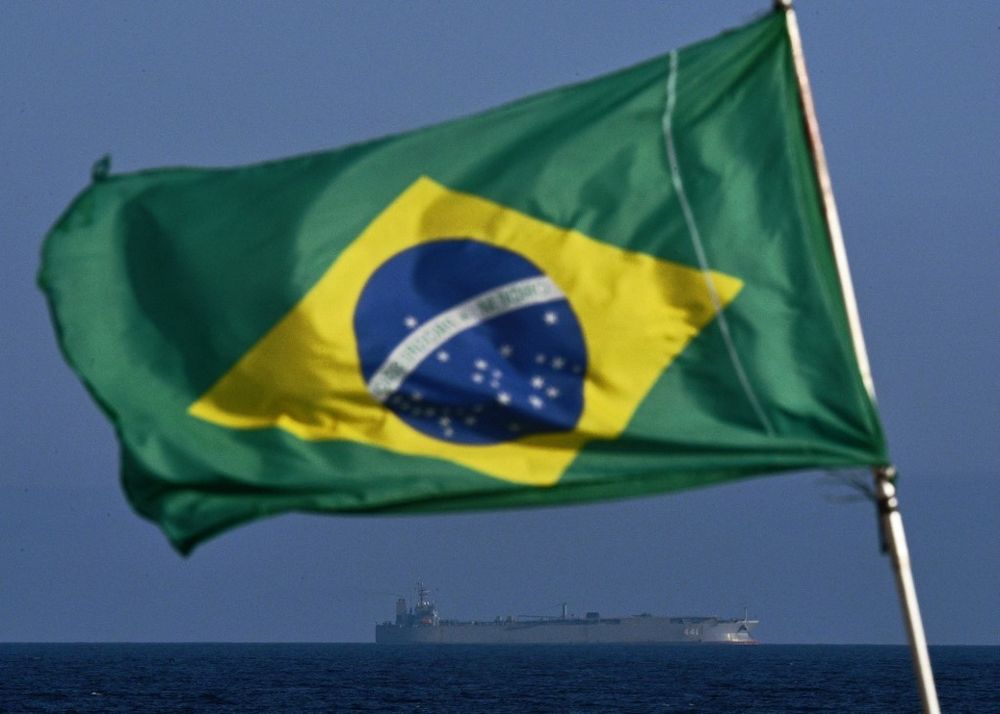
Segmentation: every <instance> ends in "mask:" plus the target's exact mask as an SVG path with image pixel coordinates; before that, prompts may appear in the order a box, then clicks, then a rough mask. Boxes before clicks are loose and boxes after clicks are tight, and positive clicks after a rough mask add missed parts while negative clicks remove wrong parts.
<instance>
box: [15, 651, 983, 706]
mask: <svg viewBox="0 0 1000 714" xmlns="http://www.w3.org/2000/svg"><path fill="white" fill-rule="evenodd" d="M931 656H932V659H933V662H934V666H935V676H936V679H937V682H938V690H939V696H940V698H941V705H942V710H943V711H945V712H977V713H979V712H1000V647H933V648H932V649H931ZM919 710H920V702H919V699H918V697H917V693H916V689H915V685H914V678H913V674H912V670H911V667H910V656H909V652H908V650H907V649H906V648H905V647H896V646H885V647H877V646H830V645H758V646H749V647H729V646H669V645H668V646H664V645H650V646H635V645H628V646H617V645H604V646H583V645H579V646H574V645H568V646H533V647H517V646H479V647H475V646H469V647H464V646H454V647H440V648H435V647H426V648H424V647H387V646H376V645H368V644H0V712H18V713H19V712H80V713H81V714H82V713H83V712H212V713H213V714H216V713H220V712H296V713H306V712H341V711H343V712H349V711H367V712H517V713H518V714H520V713H522V712H674V711H692V712H917V711H919Z"/></svg>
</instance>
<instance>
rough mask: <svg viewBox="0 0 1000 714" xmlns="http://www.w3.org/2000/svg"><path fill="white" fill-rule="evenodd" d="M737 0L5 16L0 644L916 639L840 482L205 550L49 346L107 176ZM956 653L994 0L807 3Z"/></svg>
mask: <svg viewBox="0 0 1000 714" xmlns="http://www.w3.org/2000/svg"><path fill="white" fill-rule="evenodd" d="M767 7H768V5H767V3H766V2H759V3H747V2H738V3H737V2H730V3H723V2H718V3H711V4H708V3H693V2H688V3H676V4H667V3H653V2H634V3H628V4H622V3H604V4H596V3H589V2H588V3H570V2H552V3H533V2H510V3H492V4H485V3H482V4H479V3H460V2H435V3H422V4H418V3H388V2H371V3H341V4H328V3H301V4H295V5H290V4H278V3H268V4H265V3H249V4H245V5H243V4H236V3H207V4H206V3H193V2H180V3H169V4H167V3H164V4H157V5H154V4H138V3H132V4H126V3H86V4H84V3H76V4H68V3H63V4H48V3H16V4H15V3H10V4H7V5H5V7H4V21H3V22H2V23H0V67H3V71H2V72H0V97H2V98H3V101H2V102H0V155H2V157H3V162H2V165H0V171H2V172H3V181H2V184H0V197H2V203H0V205H2V207H3V210H2V211H0V239H2V241H3V254H2V258H3V259H2V260H0V291H2V297H3V310H2V311H0V366H2V369H0V380H2V386H0V394H2V396H3V404H4V407H5V408H4V409H3V410H2V412H0V419H2V424H0V563H2V565H3V568H2V570H3V576H2V578H0V611H2V612H3V617H0V641H12V640H14V641H17V640H55V641H66V640H140V641H150V640H232V641H240V640H277V641H301V640H326V641H335V640H358V641H366V640H370V639H371V638H372V635H373V630H372V625H373V623H374V622H375V621H376V620H382V619H385V618H388V617H390V616H391V614H392V607H393V599H394V597H395V596H396V594H409V591H410V589H411V588H412V586H413V584H414V582H415V581H416V580H417V578H423V579H424V580H425V581H426V582H428V583H429V584H430V585H432V587H433V588H434V592H435V597H436V599H437V600H438V603H439V605H440V606H441V608H442V610H443V611H444V612H445V614H446V615H448V616H458V617H462V616H468V617H492V616H494V615H497V614H542V613H546V612H552V613H553V614H555V612H557V605H556V604H557V603H559V602H562V601H568V602H569V603H570V608H571V609H574V610H576V611H585V610H600V611H602V612H605V613H619V614H626V613H632V612H641V611H649V612H658V613H670V614H702V613H707V614H724V615H728V614H732V615H736V614H739V613H741V612H742V607H743V605H744V604H747V605H748V606H749V607H750V610H751V613H752V614H755V615H758V616H760V618H761V619H762V624H761V627H760V629H759V631H758V634H759V636H760V637H761V638H762V639H763V640H765V641H769V642H859V643H863V642H872V643H901V642H903V641H904V633H903V629H902V625H901V619H900V615H899V608H898V604H897V601H896V596H895V591H894V587H893V582H892V574H891V570H890V566H889V562H888V560H887V559H885V558H884V557H882V556H881V555H880V554H879V553H878V550H877V535H876V525H875V516H874V509H873V507H872V506H871V504H869V503H866V502H843V501H844V497H846V496H849V495H850V494H851V491H850V490H849V489H847V488H846V487H844V486H843V485H838V484H837V483H836V482H835V481H832V480H830V479H829V478H827V477H825V476H823V475H822V474H815V473H806V474H795V475H789V476H781V477H773V478H760V479H754V480H751V481H748V482H744V483H740V484H735V485H729V486H723V487H715V488H709V489H702V490H697V491H691V492H687V493H681V494H674V495H669V496H663V497H654V498H647V499H641V500H633V501H625V502H618V503H611V504H601V505H588V506H576V507H564V508H555V509H545V510H535V511H520V512H506V513H490V514H466V515H450V516H436V517H430V516H426V517H391V518H390V517H320V516H294V515H293V516H283V517H279V518H275V519H271V520H268V521H264V522H259V523H256V524H253V525H250V526H248V527H244V528H241V529H238V530H237V531H234V532H232V533H229V534H227V535H225V536H223V537H221V538H219V539H217V540H214V541H211V542H210V543H208V544H206V545H205V546H203V547H202V548H200V549H199V550H198V551H197V552H196V553H195V554H194V555H193V556H192V557H191V558H189V559H186V560H185V559H182V558H180V557H179V556H177V555H176V554H175V553H174V552H173V551H172V550H171V549H170V548H169V546H168V545H167V543H166V540H165V539H164V538H163V537H162V536H161V535H160V533H159V532H158V531H157V530H156V529H155V527H154V526H152V525H151V524H149V523H147V522H145V521H143V520H141V519H140V518H138V517H137V516H135V515H134V514H133V513H132V512H131V511H130V509H129V507H128V505H127V504H126V502H125V500H124V497H123V495H122V494H121V491H120V488H119V486H118V482H117V475H116V474H117V463H116V462H117V449H116V445H115V442H114V436H113V433H112V430H111V427H110V425H109V424H108V423H106V422H105V421H104V419H103V418H102V417H101V415H100V414H99V412H98V410H97V408H96V407H95V406H94V405H93V403H92V402H91V401H90V399H89V398H88V396H87V395H86V393H85V391H84V389H83V387H82V386H81V385H80V384H79V382H78V381H77V380H76V378H75V377H74V376H73V375H72V373H71V372H70V370H69V369H68V368H67V367H66V366H65V364H64V363H63V362H62V359H61V357H60V355H59V353H58V349H57V347H56V343H55V339H54V336H53V333H52V329H51V326H50V324H49V321H48V316H47V314H46V307H45V304H44V300H43V298H42V295H41V293H40V292H39V291H38V290H37V288H36V287H35V284H34V280H35V273H36V271H37V267H38V254H39V247H40V244H41V240H42V237H43V235H44V234H45V232H46V231H47V230H48V228H49V227H50V225H51V224H52V222H53V221H54V220H55V219H56V217H57V216H58V215H59V213H60V212H61V211H62V210H63V209H64V208H65V206H66V205H67V204H68V202H69V201H70V200H71V199H72V197H73V196H74V195H75V194H76V193H77V192H78V191H79V190H80V189H82V188H83V187H84V186H85V185H86V183H87V181H88V178H89V171H90V166H91V164H92V163H93V161H94V160H95V159H97V158H98V157H99V156H101V155H102V154H104V153H111V154H112V156H113V161H114V164H113V166H114V170H115V171H127V170H134V169H141V168H147V167H153V166H165V165H179V164H182V165H183V164H186V165H235V164H241V163H249V162H256V161H260V160H264V159H269V158H277V157H281V156H286V155H290V154H295V153H300V152H307V151H314V150H318V149H323V148H330V147H334V146H337V145H340V144H344V143H348V142H355V141H359V140H363V139H367V138H371V137H375V136H379V135H383V134H387V133H392V132H397V131H402V130H406V129H411V128H414V127H418V126H422V125H426V124H428V123H432V122H435V121H439V120H443V119H447V118H451V117H455V116H460V115H463V114H468V113H471V112H475V111H479V110H482V109H485V108H488V107H490V106H494V105H496V104H499V103H501V102H504V101H508V100H511V99H514V98H517V97H519V96H523V95H525V94H528V93H532V92H535V91H539V90H542V89H546V88H550V87H553V86H557V85H559V84H565V83H568V82H574V81H579V80H582V79H585V78H589V77H592V76H595V75H597V74H600V73H603V72H606V71H610V70H613V69H616V68H619V67H622V66H626V65H628V64H632V63H634V62H636V61H639V60H641V59H644V58H647V57H649V56H652V55H656V54H661V53H663V52H665V51H667V50H669V49H671V48H673V47H676V46H679V45H683V44H687V43H690V42H693V41H697V40H699V39H702V38H705V37H708V36H710V35H713V34H716V33H718V32H720V31H721V30H723V29H725V28H727V27H732V26H735V25H738V24H741V23H742V22H744V21H746V20H748V19H750V18H751V17H752V16H753V15H754V14H755V13H756V12H758V11H763V10H766V9H767ZM798 11H799V20H800V24H801V26H802V32H803V38H804V42H805V48H806V56H807V61H808V64H809V68H810V73H811V76H812V80H813V89H814V92H815V98H816V102H817V105H818V110H819V116H820V124H821V128H822V131H823V137H824V140H825V144H826V150H827V155H828V159H829V161H830V165H831V172H832V175H833V182H834V189H835V191H836V194H837V200H838V205H839V208H840V213H841V219H842V222H843V225H844V233H845V238H846V242H847V249H848V254H849V257H850V261H851V265H852V269H853V273H854V281H855V287H856V290H857V293H858V301H859V303H860V307H861V313H862V319H863V323H864V328H865V333H866V337H867V341H868V348H869V352H870V356H871V361H872V367H873V371H874V375H875V383H876V389H877V391H878V397H879V401H880V408H881V412H882V416H883V420H884V422H885V425H886V430H887V433H888V438H889V444H890V449H891V452H892V454H893V455H894V458H895V460H896V462H897V463H898V465H899V467H900V470H901V473H902V481H901V500H902V508H903V514H904V517H905V521H906V525H907V528H908V531H909V536H910V545H911V550H912V554H913V557H914V561H915V573H916V579H917V585H918V592H919V595H920V598H921V603H922V605H923V610H924V616H925V621H926V627H927V631H928V635H929V637H930V640H931V642H932V644H934V643H964V644H1000V630H998V628H996V626H995V625H994V624H993V623H994V615H995V611H996V609H997V606H998V605H1000V596H998V593H1000V567H998V565H1000V533H998V527H997V521H996V518H997V515H996V514H997V513H998V512H1000V484H998V477H1000V428H998V425H1000V379H998V377H997V372H996V368H997V364H998V363H1000V310H998V300H997V290H996V287H995V286H996V284H997V275H998V274H1000V201H998V200H997V190H998V187H1000V162H998V161H997V147H998V145H1000V142H998V139H1000V136H998V134H1000V132H998V129H997V126H998V122H997V117H1000V91H998V89H997V82H996V78H997V77H1000V53H998V52H997V47H998V40H1000V6H998V5H997V4H996V3H992V2H968V3H961V4H950V5H948V6H943V5H936V4H930V3H909V4H904V3H869V4H864V5H862V4H861V3H820V2H802V3H800V5H799V7H798Z"/></svg>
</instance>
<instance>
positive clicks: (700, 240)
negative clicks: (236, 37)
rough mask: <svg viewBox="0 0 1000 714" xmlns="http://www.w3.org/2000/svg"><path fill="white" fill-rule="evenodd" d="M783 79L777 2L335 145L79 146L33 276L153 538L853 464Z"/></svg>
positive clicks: (821, 255)
mask: <svg viewBox="0 0 1000 714" xmlns="http://www.w3.org/2000/svg"><path fill="white" fill-rule="evenodd" d="M800 101H801V98H800V96H799V90H798V86H797V82H796V74H795V67H794V64H793V57H792V52H791V48H790V42H789V37H788V34H787V31H786V26H785V17H784V16H783V15H782V14H781V13H777V14H773V15H769V16H767V17H764V18H762V19H760V20H758V21H756V22H754V23H752V24H750V25H747V26H745V27H743V28H740V29H738V30H735V31H732V32H729V33H726V34H724V35H722V36H720V37H718V38H715V39H712V40H709V41H706V42H703V43H700V44H697V45H694V46H691V47H687V48H684V49H682V50H679V51H675V52H671V53H669V54H667V55H664V56H661V57H656V58H654V59H651V60H649V61H646V62H643V63H642V64H639V65H636V66H634V67H631V68H629V69H625V70H622V71H620V72H617V73H614V74H611V75H608V76H605V77H601V78H598V79H595V80H592V81H589V82H585V83H583V84H578V85H575V86H570V87H564V88H559V89H556V90H553V91H550V92H546V93H544V94H540V95H538V96H534V97H530V98H527V99H524V100H521V101H518V102H515V103H513V104H509V105H507V106H503V107H501V108H499V109H495V110H493V111H489V112H486V113H484V114H480V115H478V116H473V117H470V118H464V119H459V120H457V121H452V122H449V123H445V124H441V125H438V126H433V127H430V128H426V129H421V130H418V131H414V132H411V133H408V134H403V135H399V136H392V137H388V138H384V139H380V140H377V141H372V142H369V143H365V144H359V145H356V146H350V147H347V148H343V149H338V150H335V151H329V152H323V153H316V154H310V155H307V156H301V157H295V158H291V159H286V160H281V161H274V162H269V163H264V164H259V165H255V166H248V167H240V168H226V169H192V168H175V169H163V170H152V171H143V172H139V173H133V174H123V175H108V173H107V172H102V171H98V172H96V173H95V177H94V181H93V183H92V184H91V185H90V186H89V187H88V188H87V189H86V190H84V191H83V193H82V194H81V195H80V196H79V197H78V198H77V199H76V200H75V201H74V202H73V203H72V205H71V206H70V208H69V209H68V210H67V211H66V213H65V214H64V215H63V216H62V217H61V218H60V219H59V221H58V223H57V224H56V225H55V227H54V228H53V229H52V231H51V232H50V234H49V235H48V237H47V239H46V242H45V246H44V257H43V264H42V268H41V274H40V283H41V286H42V288H43V290H44V291H45V293H46V295H47V297H48V300H49V303H50V306H51V311H52V316H53V321H54V324H55V327H56V331H57V333H58V337H59V341H60V344H61V346H62V348H63V351H64V353H65V356H66V358H67V360H68V361H69V363H70V364H71V365H72V366H73V368H74V369H75V370H76V371H77V372H78V374H79V375H80V378H81V379H82V380H83V381H84V382H85V384H86V385H87V387H88V388H89V390H90V392H91V393H92V394H93V396H94V398H95V399H96V401H97V402H98V403H99V404H100V406H101V408H102V409H103V411H104V412H105V413H106V414H107V416H108V417H109V418H110V419H111V421H112V422H113V423H114V425H115V428H116V430H117V434H118V438H119V440H120V443H121V452H122V479H123V483H124V488H125V491H126V493H127V495H128V498H129V500H130V501H131V503H132V505H133V506H134V507H135V509H136V510H137V511H138V512H139V513H140V514H142V515H143V516H145V517H147V518H149V519H151V520H153V521H155V522H157V523H158V524H159V525H160V526H161V527H162V528H163V530H164V531H165V532H166V534H167V536H168V537H169V538H170V540H171V542H172V543H173V544H174V545H175V546H176V547H177V548H178V549H179V550H181V551H182V552H187V551H189V550H190V549H191V548H193V547H194V546H195V545H196V544H197V543H199V542H200V541H202V540H204V539H205V538H207V537H209V536H211V535H213V534H215V533H218V532H219V531H222V530H224V529H226V528H229V527H231V526H233V525H236V524H238V523H241V522H244V521H247V520H250V519H253V518H258V517H261V516H265V515H271V514H276V513H281V512H285V511H312V512H387V511H397V512H416V511H442V510H452V509H473V508H494V507H505V506H527V505H545V504H554V503H563V502H576V501H586V500H592V499H608V498H618V497H624V496H635V495H640V494H650V493H658V492H664V491H670V490H674V489H679V488H686V487H692V486H698V485H705V484H710V483H716V482H721V481H726V480H731V479H734V478H739V477H744V476H748V475H753V474H760V473H765V472H778V471H785V470H792V469H806V468H837V467H854V466H860V465H877V464H882V463H885V462H887V455H886V449H885V441H884V438H883V433H882V428H881V426H880V423H879V418H878V415H877V412H876V410H875V406H874V404H873V401H872V398H871V397H870V396H869V392H868V390H866V386H865V379H864V377H863V376H862V371H861V369H860V368H859V361H858V355H856V353H855V349H854V347H853V343H852V338H851V330H850V325H849V323H848V318H847V316H846V310H845V296H844V295H843V293H842V288H841V284H840V282H839V278H838V272H837V267H836V264H835V259H834V255H833V252H832V251H831V249H830V236H829V231H828V228H827V224H826V222H825V220H824V214H823V206H822V202H821V196H820V191H819V187H818V184H817V179H816V176H815V171H814V165H813V161H812V157H811V154H810V149H809V142H808V138H807V134H806V129H805V125H804V120H803V111H802V109H801V106H800Z"/></svg>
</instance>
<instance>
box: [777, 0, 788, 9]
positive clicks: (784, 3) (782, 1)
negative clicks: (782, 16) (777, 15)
mask: <svg viewBox="0 0 1000 714" xmlns="http://www.w3.org/2000/svg"><path fill="white" fill-rule="evenodd" d="M774 9H775V10H776V11H785V10H791V9H792V0H774Z"/></svg>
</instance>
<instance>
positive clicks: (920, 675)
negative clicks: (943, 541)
mask: <svg viewBox="0 0 1000 714" xmlns="http://www.w3.org/2000/svg"><path fill="white" fill-rule="evenodd" d="M775 7H776V8H777V9H778V10H780V11H783V12H784V13H785V21H786V26H787V28H788V38H789V41H790V42H791V49H792V59H793V61H794V63H795V76H796V78H797V80H798V85H799V97H800V101H801V103H802V112H803V114H804V115H805V122H806V132H807V134H808V136H809V145H810V148H811V150H812V157H813V166H814V168H815V170H816V178H817V180H818V182H819V190H820V196H821V199H822V203H823V212H824V214H825V217H826V225H827V229H828V233H829V238H830V247H831V249H832V250H833V257H834V260H835V262H836V265H837V274H838V276H839V277H840V289H841V293H842V294H843V298H844V307H845V309H846V311H847V321H848V324H849V325H850V329H851V339H852V342H853V343H854V354H855V357H856V358H857V361H858V369H859V370H860V372H861V379H862V381H863V382H864V386H865V389H866V390H867V392H868V395H869V397H871V399H872V401H873V402H874V401H875V386H874V383H873V381H872V375H871V367H870V366H869V362H868V352H867V350H866V349H865V339H864V335H863V334H862V332H861V318H860V315H859V313H858V305H857V301H856V299H855V297H854V286H853V284H852V283H851V271H850V268H849V266H848V264H847V252H846V251H845V249H844V236H843V234H842V233H841V230H840V217H839V216H838V215H837V204H836V203H835V202H834V199H833V187H832V184H831V183H830V172H829V170H828V169H827V164H826V154H825V153H824V152H823V142H822V141H821V140H820V135H819V122H818V121H817V120H816V109H815V107H814V105H813V100H812V90H811V89H810V87H809V75H808V74H807V73H806V61H805V55H804V54H803V52H802V37H801V36H800V35H799V23H798V20H797V19H796V17H795V10H794V9H793V8H792V0H776V2H775ZM895 474H896V470H895V468H894V467H892V466H884V467H879V468H876V469H875V471H874V476H875V499H876V503H877V504H878V513H879V522H880V525H881V527H882V533H883V537H884V539H885V543H886V546H887V547H888V550H889V555H890V557H891V558H892V567H893V571H894V572H895V575H896V589H897V590H898V591H899V599H900V604H901V605H902V608H903V616H904V619H905V621H906V632H907V636H908V638H909V641H910V653H911V654H912V656H913V668H914V670H915V673H916V676H917V686H918V688H919V690H920V698H921V701H922V703H923V708H924V712H926V714H939V712H940V708H939V706H938V699H937V690H936V688H935V685H934V674H933V672H932V671H931V660H930V655H929V653H928V651H927V639H926V637H925V636H924V624H923V621H922V619H921V617H920V606H919V605H918V604H917V590H916V587H915V586H914V583H913V572H912V570H911V568H910V551H909V548H907V545H906V533H905V532H904V531H903V517H902V516H901V515H900V513H899V502H898V500H897V499H896V487H895V485H894V484H893V478H894V476H895Z"/></svg>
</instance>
